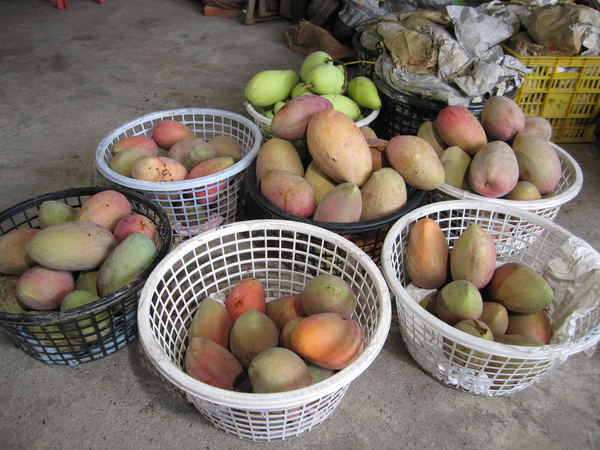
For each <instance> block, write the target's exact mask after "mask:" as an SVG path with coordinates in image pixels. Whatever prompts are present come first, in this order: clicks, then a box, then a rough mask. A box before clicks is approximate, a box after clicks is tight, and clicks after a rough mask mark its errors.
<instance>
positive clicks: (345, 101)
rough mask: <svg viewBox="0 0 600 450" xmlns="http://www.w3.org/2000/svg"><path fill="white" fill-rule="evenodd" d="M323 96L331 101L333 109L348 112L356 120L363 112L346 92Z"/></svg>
mask: <svg viewBox="0 0 600 450" xmlns="http://www.w3.org/2000/svg"><path fill="white" fill-rule="evenodd" d="M321 97H322V98H324V99H326V100H328V101H330V102H331V104H332V105H333V109H335V110H336V111H339V112H341V113H344V114H346V115H347V116H348V117H350V118H351V119H352V120H353V121H354V122H356V121H358V120H359V119H360V117H361V114H362V112H361V110H360V106H359V105H358V103H356V102H355V101H354V100H352V99H351V98H350V97H348V96H346V95H344V94H323V95H322V96H321Z"/></svg>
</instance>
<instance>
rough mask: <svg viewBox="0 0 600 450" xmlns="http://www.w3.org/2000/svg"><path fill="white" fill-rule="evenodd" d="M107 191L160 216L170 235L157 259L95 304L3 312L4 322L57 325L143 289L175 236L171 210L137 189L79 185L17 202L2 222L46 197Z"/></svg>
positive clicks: (4, 213) (0, 217)
mask: <svg viewBox="0 0 600 450" xmlns="http://www.w3.org/2000/svg"><path fill="white" fill-rule="evenodd" d="M106 190H114V191H117V192H120V193H121V194H123V195H125V196H126V197H128V198H130V199H133V200H135V201H136V202H138V203H142V204H144V205H145V206H148V207H149V208H150V209H152V211H153V212H154V213H155V214H156V215H157V216H159V217H160V220H161V222H162V225H163V226H164V228H165V232H166V237H165V241H164V243H163V245H162V246H161V247H160V248H158V249H157V254H156V257H155V258H154V261H153V262H152V263H151V264H150V265H149V266H148V267H147V268H146V270H144V271H143V272H142V273H141V274H140V275H139V276H138V277H137V278H136V279H135V280H133V281H132V282H131V283H128V284H126V285H125V286H123V287H122V288H120V289H118V290H117V291H115V292H113V293H112V294H110V295H107V296H105V297H100V298H99V299H98V300H96V301H94V302H92V303H89V304H87V305H83V306H79V307H77V308H72V309H68V310H65V311H47V312H40V313H36V314H12V313H5V312H1V311H0V324H1V323H2V322H11V323H19V324H23V325H27V324H33V325H40V324H42V325H43V324H53V323H56V322H59V321H63V320H64V321H66V320H71V319H75V318H77V317H80V316H82V315H84V314H88V313H93V312H96V311H98V310H100V309H102V308H105V307H106V306H109V305H112V304H113V303H115V302H117V301H118V300H120V299H121V298H123V296H125V295H129V294H130V293H131V292H132V290H137V289H139V288H140V287H141V286H142V285H143V284H144V283H145V280H146V278H147V277H148V276H149V275H150V274H151V273H152V271H153V270H154V267H156V265H157V264H158V263H159V261H160V260H161V259H162V258H164V257H165V256H166V255H167V254H168V253H169V250H170V247H171V242H172V240H173V236H172V229H171V223H170V221H169V217H168V216H167V213H166V212H165V211H164V210H163V209H162V208H160V207H158V205H156V203H155V202H153V201H152V200H150V199H149V198H147V197H144V196H143V195H140V194H137V193H136V192H132V191H128V190H125V189H121V188H119V187H95V186H90V187H79V188H73V189H65V190H62V191H56V192H51V193H47V194H42V195H38V196H37V197H33V198H31V199H29V200H25V201H22V202H20V203H17V204H16V205H13V206H11V207H10V208H8V209H5V210H4V211H2V212H0V221H3V220H5V219H7V218H8V217H12V216H14V214H15V213H16V212H18V211H19V210H20V209H22V208H23V207H31V206H35V205H40V204H41V203H42V202H43V201H45V200H55V199H64V198H66V197H71V196H79V195H93V194H95V193H98V192H101V191H106Z"/></svg>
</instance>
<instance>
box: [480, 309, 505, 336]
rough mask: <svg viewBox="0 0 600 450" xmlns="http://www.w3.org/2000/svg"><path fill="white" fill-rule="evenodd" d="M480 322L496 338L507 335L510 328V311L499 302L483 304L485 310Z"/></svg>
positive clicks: (482, 312)
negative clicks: (488, 328)
mask: <svg viewBox="0 0 600 450" xmlns="http://www.w3.org/2000/svg"><path fill="white" fill-rule="evenodd" d="M479 320H481V321H482V322H483V323H485V324H486V325H487V326H488V327H490V330H492V333H493V334H494V338H496V336H500V335H501V334H505V333H506V328H507V327H508V311H507V310H506V308H505V307H504V306H503V305H501V304H500V303H497V302H487V301H486V302H483V310H482V311H481V316H479Z"/></svg>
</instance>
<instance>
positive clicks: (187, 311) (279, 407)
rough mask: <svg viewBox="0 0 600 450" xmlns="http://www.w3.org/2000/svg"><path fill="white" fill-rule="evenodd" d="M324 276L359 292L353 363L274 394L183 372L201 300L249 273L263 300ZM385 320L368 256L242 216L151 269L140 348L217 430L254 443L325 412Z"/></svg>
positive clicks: (295, 429) (379, 284)
mask: <svg viewBox="0 0 600 450" xmlns="http://www.w3.org/2000/svg"><path fill="white" fill-rule="evenodd" d="M320 273H333V274H337V275H339V276H341V277H342V278H343V279H345V280H346V281H347V282H348V283H350V285H351V286H352V288H353V290H354V292H355V293H356V294H357V297H358V305H357V307H356V309H355V311H354V313H353V316H352V317H353V318H354V319H356V320H357V321H358V322H359V324H360V326H361V328H362V329H363V331H364V333H365V338H366V342H365V349H364V351H363V352H362V353H361V355H360V356H359V357H358V358H357V359H356V360H355V361H354V362H352V363H351V364H350V365H349V366H347V367H346V368H344V369H342V370H341V371H339V372H337V373H336V374H335V375H333V376H331V377H330V378H328V379H326V380H324V381H322V382H319V383H317V384H315V385H312V386H309V387H306V388H303V389H297V390H294V391H290V392H283V393H276V394H251V393H242V392H231V391H227V390H223V389H219V388H215V387H212V386H209V385H207V384H204V383H202V382H200V381H197V380H195V379H193V378H192V377H190V376H188V375H186V373H185V372H184V370H183V368H184V357H185V351H186V345H187V334H188V328H189V325H190V321H191V318H192V316H193V315H194V312H195V311H196V309H197V307H198V304H199V302H200V301H201V300H202V299H203V298H205V297H207V296H210V295H214V294H217V293H227V292H229V291H230V289H231V288H232V287H233V286H234V285H235V284H236V283H238V282H239V281H240V280H241V279H242V278H245V277H255V278H258V279H260V280H261V281H262V282H263V284H264V286H265V293H266V296H267V298H269V297H270V298H277V297H281V296H284V295H292V294H299V293H301V292H302V290H303V288H304V285H305V283H306V281H307V280H309V279H310V278H312V277H314V276H315V275H318V274H320ZM390 324H391V300H390V296H389V290H388V288H387V285H386V283H385V279H384V278H383V275H382V274H381V272H380V271H379V269H378V268H377V266H376V265H375V264H374V263H373V261H371V259H370V258H369V257H368V256H367V255H366V254H365V253H364V252H363V251H362V250H360V249H359V248H358V247H357V246H356V245H354V244H353V243H351V242H350V241H348V240H346V239H344V238H342V237H340V236H339V235H337V234H335V233H333V232H330V231H328V230H325V229H323V228H319V227H316V226H313V225H308V224H304V223H297V222H292V221H286V220H252V221H242V222H238V223H236V224H232V225H226V226H224V227H219V228H218V229H215V230H211V231H208V232H206V233H204V234H202V235H199V236H196V237H194V238H192V239H189V240H187V241H185V242H184V243H182V244H181V245H179V246H178V247H176V248H175V249H174V250H172V251H171V253H169V254H168V255H167V257H166V258H165V259H163V260H162V261H161V263H160V264H159V265H158V266H157V267H156V270H154V271H153V273H152V274H151V275H150V277H149V278H148V280H147V282H146V285H145V286H144V289H143V290H142V294H141V298H140V304H139V311H138V326H139V333H140V340H141V342H142V345H143V348H144V350H145V352H146V354H147V355H148V357H149V359H150V361H151V362H152V364H153V365H154V367H156V368H157V370H158V371H159V372H160V373H161V374H162V375H163V376H164V377H165V379H166V380H167V381H168V382H169V383H170V386H174V387H175V388H177V389H178V390H180V391H181V392H182V393H184V394H185V396H186V397H187V399H188V400H189V401H190V402H192V403H193V404H194V406H195V407H196V409H198V411H200V412H201V413H202V414H203V415H204V416H205V417H206V418H207V419H208V420H209V421H210V422H211V423H212V424H213V425H214V426H215V427H217V428H218V429H220V430H223V431H224V432H226V433H228V434H231V435H234V436H237V437H239V438H240V439H245V440H252V441H272V440H283V439H288V438H291V437H294V436H297V435H299V434H301V433H303V432H305V431H308V430H310V429H312V428H313V427H314V426H316V425H318V424H320V423H322V422H323V421H324V420H325V419H327V418H328V417H329V416H330V414H331V413H332V412H333V410H334V409H335V408H336V407H337V405H338V404H339V403H340V401H341V400H342V398H343V396H344V394H345V393H346V390H347V388H348V386H349V384H350V382H351V381H352V380H354V379H355V378H356V377H358V376H359V375H360V374H361V373H362V372H363V371H364V370H366V369H367V368H368V367H369V365H370V364H371V363H372V362H373V360H374V359H375V357H376V356H377V355H378V353H379V351H380V350H381V348H382V346H383V344H384V343H385V340H386V337H387V334H388V331H389V328H390Z"/></svg>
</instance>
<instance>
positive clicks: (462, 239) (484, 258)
mask: <svg viewBox="0 0 600 450" xmlns="http://www.w3.org/2000/svg"><path fill="white" fill-rule="evenodd" d="M495 268H496V244H495V242H494V240H493V239H492V237H491V236H490V235H489V233H488V232H487V231H485V230H484V229H483V228H481V227H480V226H478V225H476V224H474V223H472V224H470V225H469V226H468V227H467V228H466V229H465V230H464V231H463V232H462V233H461V234H460V236H459V237H458V239H456V241H454V247H452V250H451V251H450V273H451V274H452V279H453V280H467V281H469V282H470V283H473V284H474V285H475V287H476V288H477V289H483V288H484V287H485V286H486V285H487V284H488V282H489V281H490V279H491V278H492V276H493V275H494V270H495Z"/></svg>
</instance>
